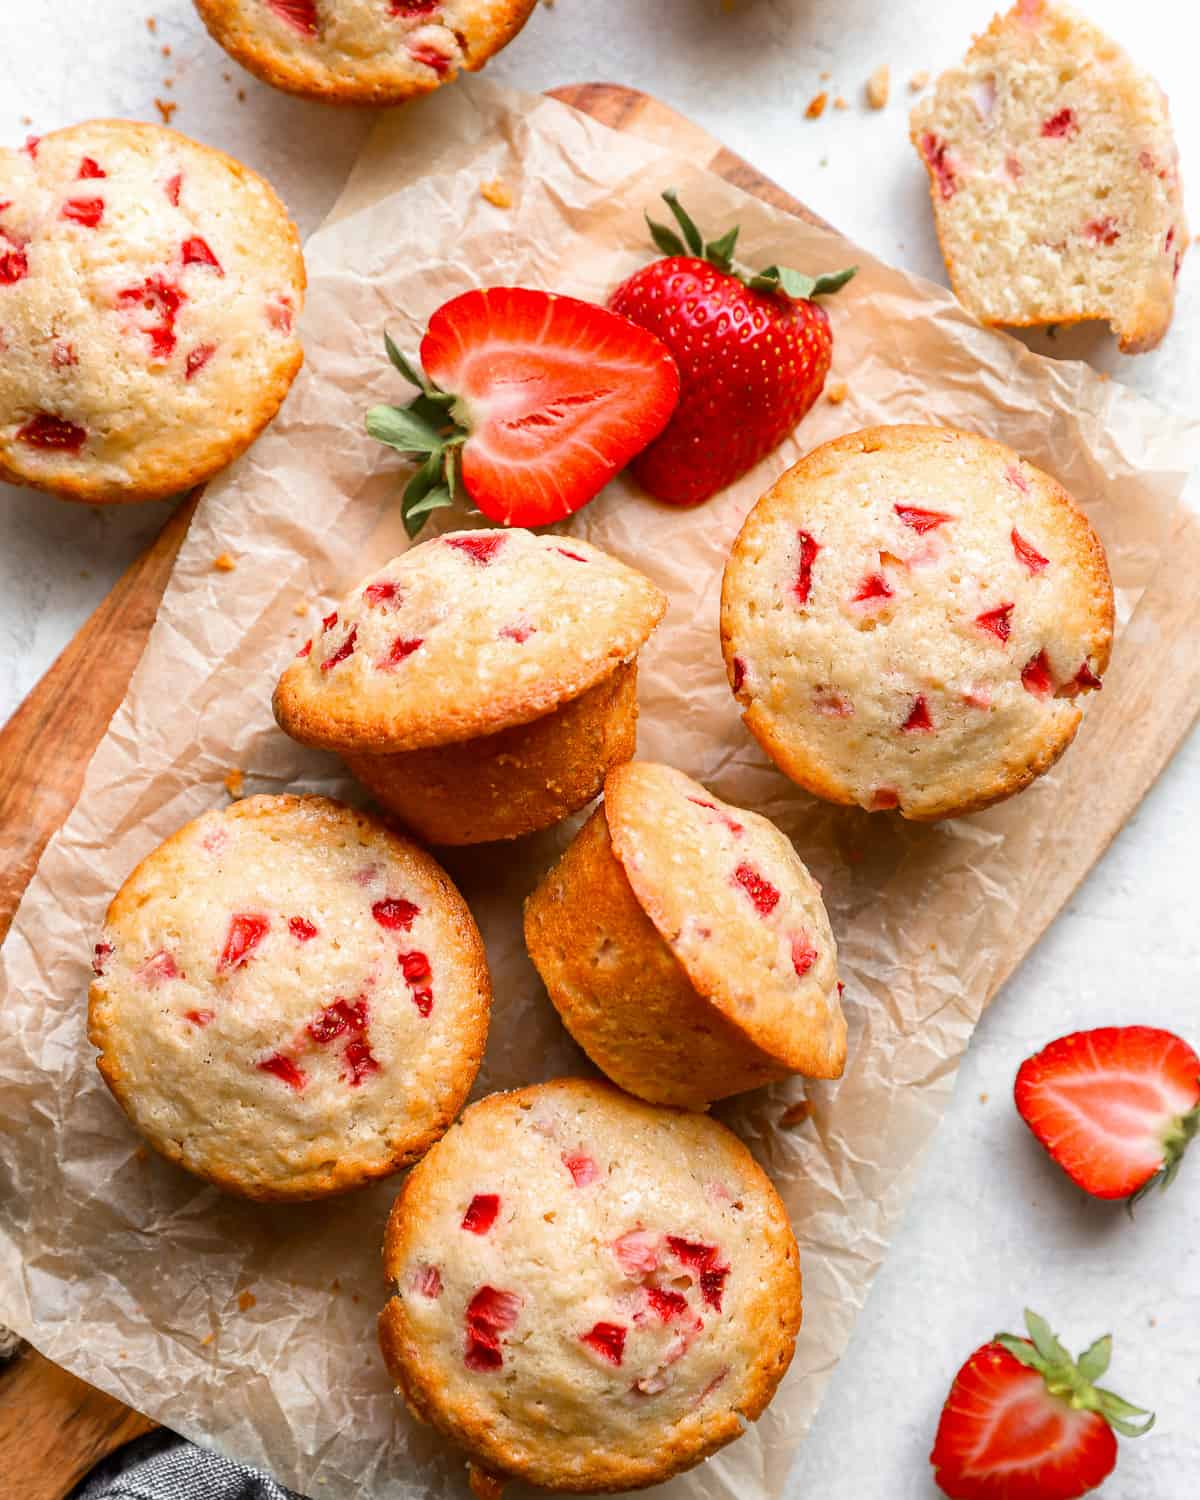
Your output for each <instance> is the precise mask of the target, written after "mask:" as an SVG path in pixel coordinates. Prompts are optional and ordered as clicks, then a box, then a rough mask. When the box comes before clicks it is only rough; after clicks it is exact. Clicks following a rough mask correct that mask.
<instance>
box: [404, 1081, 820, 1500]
mask: <svg viewBox="0 0 1200 1500" xmlns="http://www.w3.org/2000/svg"><path fill="white" fill-rule="evenodd" d="M384 1269H385V1274H386V1276H387V1278H388V1280H389V1282H391V1283H392V1284H393V1288H394V1294H393V1296H392V1297H391V1300H390V1301H389V1302H388V1304H387V1306H386V1308H385V1310H384V1312H383V1315H382V1317H381V1319H380V1339H381V1342H382V1345H383V1350H384V1354H385V1357H386V1358H387V1361H388V1365H389V1368H390V1369H391V1371H392V1374H393V1376H394V1377H395V1378H396V1379H397V1380H398V1381H399V1382H400V1384H401V1386H402V1388H403V1393H404V1395H405V1397H406V1398H407V1399H408V1400H409V1402H410V1403H411V1404H412V1405H413V1406H414V1408H415V1409H416V1410H417V1412H418V1413H419V1414H420V1415H421V1416H423V1417H425V1418H426V1419H428V1420H430V1421H432V1422H433V1423H434V1424H435V1425H437V1426H438V1427H440V1428H441V1429H442V1430H443V1431H445V1432H448V1433H449V1434H450V1435H451V1436H453V1437H455V1438H457V1439H458V1440H459V1441H460V1442H461V1443H463V1444H464V1445H465V1446H466V1447H468V1448H469V1449H470V1450H471V1451H472V1452H473V1453H474V1455H475V1456H476V1457H477V1458H479V1459H480V1460H481V1461H482V1462H483V1463H484V1464H485V1465H486V1466H487V1467H489V1468H492V1469H494V1470H496V1471H498V1472H499V1473H501V1474H511V1475H518V1476H520V1477H522V1478H525V1479H528V1480H530V1481H531V1482H533V1483H535V1484H539V1485H544V1486H546V1487H548V1488H551V1489H555V1488H557V1489H569V1490H594V1489H600V1488H624V1487H626V1486H631V1487H632V1486H638V1485H644V1484H650V1483H653V1482H655V1481H657V1480H660V1479H665V1478H667V1477H668V1476H669V1475H671V1474H673V1473H676V1472H678V1471H679V1470H681V1469H685V1468H688V1467H689V1466H690V1465H692V1464H694V1463H696V1462H698V1461H699V1460H700V1459H701V1458H703V1457H705V1456H706V1455H707V1454H708V1453H710V1452H712V1451H713V1450H714V1449H716V1448H718V1447H720V1446H722V1445H723V1444H724V1443H727V1442H729V1441H730V1440H731V1439H732V1438H734V1437H736V1436H737V1435H738V1434H739V1432H740V1430H741V1425H742V1419H747V1420H751V1421H752V1420H754V1419H755V1418H756V1417H757V1416H758V1415H759V1413H760V1412H761V1411H762V1409H763V1407H764V1406H765V1405H766V1404H767V1402H768V1401H769V1400H770V1398H771V1395H772V1394H773V1392H774V1389H775V1386H776V1384H777V1383H778V1381H779V1379H780V1378H781V1376H782V1375H783V1372H784V1371H785V1370H786V1369H787V1365H788V1362H789V1361H790V1359H791V1355H792V1346H793V1342H794V1339H795V1334H796V1330H797V1328H798V1327H799V1323H800V1274H799V1266H798V1261H797V1253H796V1245H795V1240H794V1239H793V1237H792V1232H791V1229H790V1227H789V1225H788V1222H787V1216H786V1214H785V1212H784V1209H783V1205H782V1204H781V1203H780V1201H779V1198H778V1196H777V1194H776V1193H775V1190H774V1188H773V1187H772V1186H771V1184H770V1182H769V1181H768V1179H767V1178H766V1176H765V1175H764V1173H763V1172H762V1171H761V1170H760V1169H759V1167H758V1166H757V1165H756V1164H755V1162H754V1160H753V1158H752V1157H751V1156H750V1153H749V1152H748V1151H747V1150H746V1148H745V1147H744V1146H743V1145H742V1144H741V1142H740V1141H739V1140H738V1139H737V1138H736V1137H735V1136H734V1135H732V1134H731V1133H730V1132H729V1131H728V1130H726V1129H725V1128H724V1126H722V1125H719V1124H717V1123H716V1122H715V1121H714V1120H711V1119H709V1118H707V1117H706V1116H703V1115H696V1114H689V1113H686V1112H682V1111H676V1110H668V1109H662V1108H658V1107H656V1106H654V1105H649V1104H643V1103H642V1102H641V1101H639V1100H635V1099H631V1098H629V1097H628V1095H625V1094H622V1093H621V1092H620V1091H619V1090H618V1089H615V1088H612V1087H611V1086H610V1085H607V1084H603V1083H597V1082H590V1081H587V1082H585V1081H584V1080H581V1079H560V1080H558V1081H557V1082H554V1083H547V1084H540V1085H535V1086H534V1087H531V1088H526V1089H521V1090H519V1091H517V1092H515V1093H511V1094H493V1095H491V1096H490V1097H489V1098H487V1099H484V1100H482V1101H480V1102H479V1103H478V1104H475V1105H473V1106H472V1107H471V1108H470V1109H468V1110H467V1112H466V1113H465V1114H464V1115H463V1117H462V1119H461V1121H460V1122H459V1123H458V1124H457V1125H455V1126H454V1127H453V1128H452V1129H451V1130H450V1132H449V1133H448V1134H447V1135H446V1137H445V1139H444V1140H443V1141H442V1142H440V1143H439V1145H438V1146H437V1147H436V1148H435V1149H434V1150H433V1151H432V1152H431V1153H430V1154H429V1155H428V1156H427V1157H426V1158H425V1160H424V1161H423V1162H422V1163H421V1164H420V1165H419V1166H418V1167H417V1169H416V1170H415V1171H414V1172H413V1174H412V1175H411V1177H410V1178H409V1179H408V1181H407V1183H406V1184H405V1187H404V1190H403V1192H402V1193H401V1195H400V1197H399V1199H398V1200H397V1202H396V1205H395V1207H394V1209H393V1210H392V1215H391V1219H390V1220H389V1223H388V1232H387V1240H386V1243H385V1247H384Z"/></svg>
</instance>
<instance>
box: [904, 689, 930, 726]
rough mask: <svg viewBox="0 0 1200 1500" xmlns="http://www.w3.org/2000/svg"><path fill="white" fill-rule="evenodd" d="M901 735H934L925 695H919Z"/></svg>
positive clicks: (909, 712) (910, 710) (915, 699)
mask: <svg viewBox="0 0 1200 1500" xmlns="http://www.w3.org/2000/svg"><path fill="white" fill-rule="evenodd" d="M900 732H901V734H932V733H933V720H932V719H931V718H930V717H929V705H928V704H927V703H926V702H925V695H924V693H918V694H917V696H916V697H915V698H914V699H913V701H912V706H911V707H910V708H909V710H908V718H907V719H905V721H904V723H903V724H901V726H900Z"/></svg>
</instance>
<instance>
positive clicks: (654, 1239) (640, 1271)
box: [610, 1229, 662, 1278]
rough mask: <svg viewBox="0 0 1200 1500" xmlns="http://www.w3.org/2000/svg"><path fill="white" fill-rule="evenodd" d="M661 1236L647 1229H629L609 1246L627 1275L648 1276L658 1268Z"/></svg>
mask: <svg viewBox="0 0 1200 1500" xmlns="http://www.w3.org/2000/svg"><path fill="white" fill-rule="evenodd" d="M661 1238H662V1237H661V1236H660V1235H657V1234H654V1233H653V1232H652V1231H651V1230H649V1229H631V1230H629V1231H628V1232H627V1233H626V1234H623V1235H621V1237H620V1238H619V1239H616V1240H614V1241H613V1242H612V1245H611V1247H610V1248H611V1250H612V1253H613V1254H614V1255H615V1256H616V1258H617V1263H618V1265H619V1266H620V1267H621V1269H622V1271H624V1272H625V1274H626V1275H627V1276H632V1277H634V1278H637V1277H640V1276H649V1275H650V1273H651V1272H652V1271H657V1270H658V1264H659V1259H658V1250H659V1245H660V1243H661Z"/></svg>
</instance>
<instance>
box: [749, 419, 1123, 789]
mask: <svg viewBox="0 0 1200 1500" xmlns="http://www.w3.org/2000/svg"><path fill="white" fill-rule="evenodd" d="M1112 623H1113V593H1112V581H1111V579H1110V578H1109V573H1108V564H1107V561H1106V559H1105V556H1104V549H1103V547H1102V546H1101V543H1100V540H1099V538H1098V537H1097V536H1096V534H1095V532H1094V531H1093V530H1092V528H1091V526H1090V525H1089V523H1088V520H1087V517H1086V516H1085V515H1084V513H1083V511H1082V510H1081V509H1080V508H1079V506H1078V505H1076V504H1075V502H1074V501H1073V500H1072V498H1071V497H1070V496H1069V495H1068V494H1067V492H1066V491H1065V490H1064V489H1063V488H1062V486H1061V485H1059V484H1057V483H1056V482H1055V481H1054V480H1053V479H1051V478H1050V476H1049V475H1047V474H1045V473H1043V472H1042V471H1041V470H1039V469H1036V468H1035V467H1034V466H1033V465H1032V464H1030V463H1028V462H1026V461H1025V460H1024V459H1022V458H1021V457H1020V456H1019V455H1018V454H1016V453H1014V452H1013V451H1012V449H1010V448H1006V447H1005V446H1004V445H1003V444H1001V443H996V442H992V441H990V440H989V439H987V438H981V437H975V436H972V435H970V434H968V433H965V432H958V431H955V430H954V429H952V428H941V427H916V426H910V427H876V428H869V429H867V430H865V431H862V432H856V433H851V434H849V435H848V436H846V437H843V438H839V439H837V440H836V441H835V442H831V443H826V444H824V445H823V446H822V447H820V448H817V449H815V450H814V451H813V452H812V453H810V454H808V456H807V457H806V458H804V459H802V460H801V461H800V462H799V463H798V464H796V465H794V466H793V467H792V468H791V469H789V470H788V471H787V472H786V473H785V474H783V475H781V476H780V478H779V479H778V480H777V481H776V482H775V484H774V485H773V486H772V487H771V488H770V489H769V490H768V491H767V492H766V494H765V495H763V496H762V498H761V499H760V500H759V501H758V503H757V504H756V505H755V507H754V509H753V510H752V511H751V512H750V514H749V515H748V516H747V518H746V521H745V523H744V524H743V526H742V530H741V532H740V534H739V535H738V538H737V540H736V542H735V543H734V546H733V550H732V552H731V553H730V557H729V561H728V562H727V564H726V567H725V579H724V586H723V590H722V599H721V642H722V647H723V650H724V653H725V664H726V668H727V671H728V673H729V681H730V685H731V687H732V689H733V692H734V695H735V696H736V698H737V700H738V702H739V703H740V705H741V707H742V717H743V719H744V720H745V722H746V724H747V726H748V728H749V729H750V730H751V732H752V733H753V734H754V736H755V737H756V738H757V739H758V741H759V743H760V744H761V745H762V747H763V749H764V750H765V751H766V752H767V754H768V755H769V756H770V757H771V758H772V759H773V760H774V761H775V763H776V764H777V765H778V766H779V768H780V770H782V771H783V772H784V773H785V774H786V775H788V776H790V777H791V778H792V780H793V781H796V782H798V783H799V784H800V785H801V786H803V787H805V788H806V789H807V790H808V791H810V792H813V793H815V794H816V795H817V796H819V797H826V798H828V799H829V800H830V801H833V802H842V803H846V804H850V805H854V804H857V805H858V806H860V807H864V808H868V809H871V810H878V809H885V808H898V809H899V811H900V812H901V813H902V814H904V816H905V817H909V818H916V819H933V818H943V817H953V816H956V815H958V814H961V813H966V812H972V811H975V810H977V809H979V808H983V807H987V806H989V805H990V804H992V803H994V802H998V801H1000V800H1002V799H1003V798H1005V797H1008V796H1011V795H1012V794H1013V793H1014V792H1018V791H1020V790H1021V789H1022V788H1023V787H1025V786H1027V785H1028V784H1029V783H1030V782H1031V781H1032V780H1033V779H1034V778H1035V777H1037V776H1039V775H1041V774H1042V773H1043V772H1044V771H1046V770H1048V769H1049V767H1050V766H1052V765H1053V764H1054V762H1055V761H1056V760H1057V759H1058V757H1059V756H1060V755H1061V754H1062V753H1063V751H1064V750H1065V749H1066V748H1067V746H1068V745H1069V744H1070V742H1071V740H1072V739H1073V738H1074V736H1075V732H1076V730H1077V729H1078V727H1079V723H1080V719H1081V717H1082V709H1081V707H1080V702H1079V699H1080V697H1081V696H1082V695H1084V694H1086V693H1089V692H1093V691H1096V690H1097V689H1099V687H1100V685H1101V679H1102V677H1103V675H1104V671H1105V669H1106V668H1107V666H1108V659H1109V652H1110V650H1111V646H1112Z"/></svg>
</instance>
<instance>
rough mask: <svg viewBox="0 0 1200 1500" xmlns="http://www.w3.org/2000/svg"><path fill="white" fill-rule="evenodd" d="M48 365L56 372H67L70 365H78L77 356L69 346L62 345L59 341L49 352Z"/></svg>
mask: <svg viewBox="0 0 1200 1500" xmlns="http://www.w3.org/2000/svg"><path fill="white" fill-rule="evenodd" d="M50 363H51V364H52V365H53V366H54V368H55V369H56V370H69V369H70V368H71V366H72V365H77V364H78V363H79V356H78V355H77V354H76V353H75V350H74V349H73V348H72V347H71V345H70V344H64V343H63V342H62V341H61V340H60V341H59V342H58V343H57V344H55V346H54V348H53V349H51V351H50Z"/></svg>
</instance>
